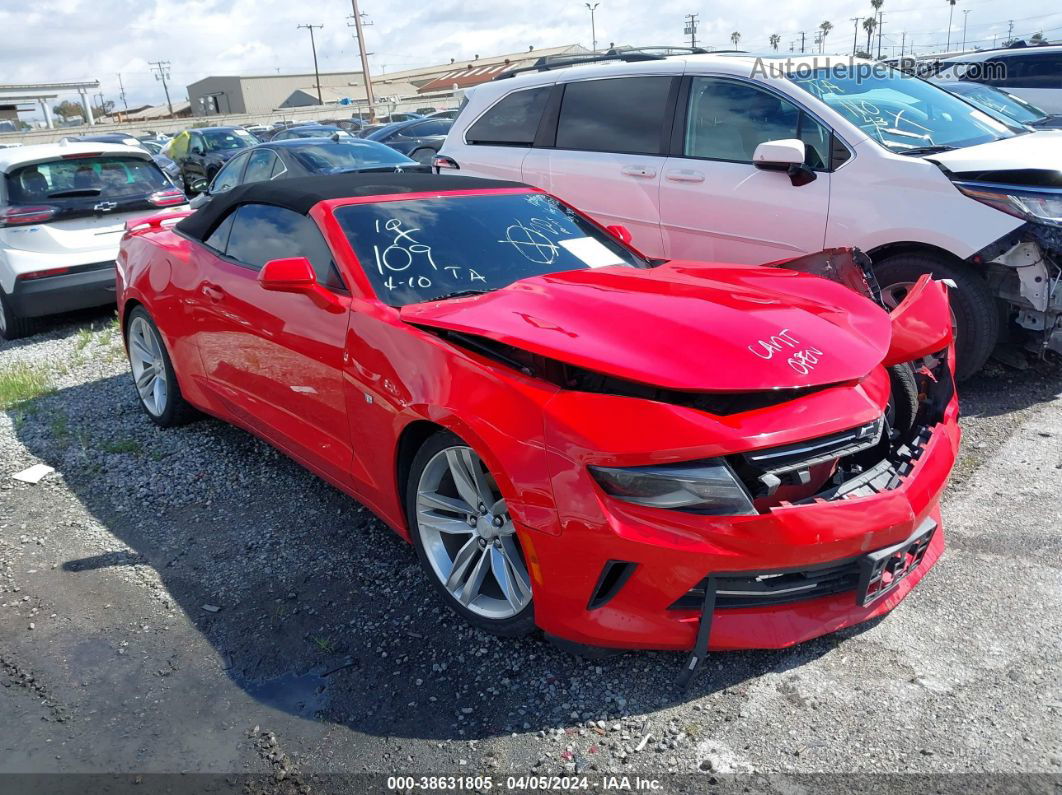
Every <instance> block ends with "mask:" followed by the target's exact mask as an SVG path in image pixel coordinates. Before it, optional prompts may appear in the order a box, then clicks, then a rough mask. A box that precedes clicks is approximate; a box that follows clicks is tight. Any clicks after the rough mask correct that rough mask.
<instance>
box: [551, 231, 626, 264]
mask: <svg viewBox="0 0 1062 795" xmlns="http://www.w3.org/2000/svg"><path fill="white" fill-rule="evenodd" d="M557 242H558V243H559V244H560V245H561V246H563V247H564V248H565V249H567V250H568V251H570V252H571V253H572V254H574V255H575V256H577V257H578V258H579V259H581V260H582V261H583V262H584V263H586V265H587V266H588V267H591V268H605V267H608V266H609V265H622V264H623V260H621V259H620V258H619V257H617V256H616V255H615V254H614V253H612V252H611V251H609V250H608V246H606V245H605V244H604V243H602V242H601V241H600V240H594V239H593V238H592V237H574V238H572V239H571V240H558V241H557Z"/></svg>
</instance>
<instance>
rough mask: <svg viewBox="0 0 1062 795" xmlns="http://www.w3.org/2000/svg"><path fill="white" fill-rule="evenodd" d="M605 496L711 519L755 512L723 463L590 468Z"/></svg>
mask: <svg viewBox="0 0 1062 795" xmlns="http://www.w3.org/2000/svg"><path fill="white" fill-rule="evenodd" d="M590 473H591V474H592V475H593V476H594V479H595V480H596V481H597V482H598V484H599V485H600V486H601V488H602V489H604V491H605V493H606V494H608V495H609V496H612V497H615V498H616V499H618V500H624V501H625V502H633V503H634V504H636V505H648V506H650V507H653V508H670V509H672V510H676V511H685V512H687V513H699V514H709V515H713V516H749V515H754V514H755V513H756V509H755V508H754V507H753V505H752V499H751V498H750V497H749V493H748V491H747V490H746V489H745V487H744V485H742V483H741V481H739V480H738V479H737V476H736V475H735V474H734V472H733V470H732V469H731V468H730V467H729V466H728V465H727V463H726V462H725V461H722V460H720V459H708V460H705V461H695V462H690V463H684V464H665V465H660V466H644V467H594V466H592V467H590Z"/></svg>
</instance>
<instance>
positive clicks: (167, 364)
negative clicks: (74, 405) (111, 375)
mask: <svg viewBox="0 0 1062 795" xmlns="http://www.w3.org/2000/svg"><path fill="white" fill-rule="evenodd" d="M137 317H142V318H144V320H146V321H147V323H148V325H150V326H151V329H152V331H154V333H155V335H156V336H157V337H158V341H159V350H160V351H161V352H162V364H163V367H164V368H165V370H166V409H165V411H163V412H162V414H160V415H158V416H157V417H156V416H155V415H154V414H152V413H151V412H150V411H148V409H147V406H145V405H144V401H143V400H141V399H140V394H139V393H138V392H136V383H135V382H134V383H133V391H134V394H135V395H136V402H137V403H138V404H139V405H140V409H141V410H142V411H143V412H144V414H146V415H147V416H148V418H149V419H150V420H151V421H152V422H154V423H155V424H156V425H158V426H160V427H162V428H172V427H174V426H177V425H184V424H185V423H187V422H190V421H191V420H193V419H195V418H196V417H197V416H198V413H197V412H196V410H195V409H194V408H193V407H192V406H191V405H189V404H188V402H187V401H186V400H185V399H184V396H183V395H182V394H181V387H180V385H179V384H178V383H177V373H176V372H175V371H174V369H173V362H172V361H171V359H170V352H169V351H168V350H167V349H166V339H165V338H164V337H163V336H162V334H161V333H160V332H159V329H158V326H156V325H155V321H154V320H153V319H152V317H151V315H150V314H148V311H147V310H146V309H144V308H143V307H141V306H138V307H134V308H133V310H132V311H130V313H129V317H128V318H127V319H126V322H125V337H126V339H125V345H126V350H127V351H128V349H129V328H130V327H131V326H132V323H133V320H134V319H135V318H137ZM129 374H130V376H132V369H130V371H129Z"/></svg>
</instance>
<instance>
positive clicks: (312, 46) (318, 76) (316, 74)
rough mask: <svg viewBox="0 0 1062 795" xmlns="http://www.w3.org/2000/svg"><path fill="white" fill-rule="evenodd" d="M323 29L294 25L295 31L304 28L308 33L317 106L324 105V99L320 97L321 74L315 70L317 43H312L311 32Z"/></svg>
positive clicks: (318, 26) (316, 26)
mask: <svg viewBox="0 0 1062 795" xmlns="http://www.w3.org/2000/svg"><path fill="white" fill-rule="evenodd" d="M323 27H324V25H296V26H295V28H296V29H299V28H306V30H308V31H310V49H311V50H313V76H314V80H315V81H316V82H317V104H318V105H323V104H324V98H323V97H322V96H321V72H320V71H319V70H318V68H317V42H315V41H314V38H313V30H314V28H317V29H318V30H320V29H321V28H323Z"/></svg>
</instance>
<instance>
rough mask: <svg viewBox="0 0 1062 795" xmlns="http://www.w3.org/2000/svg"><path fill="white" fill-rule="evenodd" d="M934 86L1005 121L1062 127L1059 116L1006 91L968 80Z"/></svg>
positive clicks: (1054, 128) (1043, 128)
mask: <svg viewBox="0 0 1062 795" xmlns="http://www.w3.org/2000/svg"><path fill="white" fill-rule="evenodd" d="M937 85H938V86H940V87H941V88H943V89H944V90H946V91H950V92H951V93H952V94H958V95H959V96H960V97H962V98H963V99H965V100H966V101H967V102H969V103H970V104H971V105H976V106H977V107H978V108H980V109H981V110H983V111H984V112H985V113H987V114H988V115H989V116H992V117H994V118H996V119H999V120H1000V121H1001V122H1003V123H1004V124H1013V123H1014V122H1018V123H1019V124H1027V125H1029V126H1030V127H1036V128H1038V129H1041V130H1058V129H1062V115H1060V114H1055V115H1052V114H1049V113H1048V112H1047V111H1045V110H1042V109H1040V108H1038V107H1036V106H1035V105H1033V104H1032V103H1031V102H1026V101H1025V100H1024V99H1022V98H1021V97H1019V96H1017V95H1015V94H1011V93H1010V92H1009V91H1003V90H1002V89H999V88H995V87H994V86H989V85H985V84H984V83H974V82H967V81H955V82H938V83H937Z"/></svg>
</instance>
